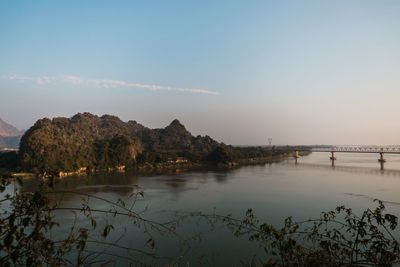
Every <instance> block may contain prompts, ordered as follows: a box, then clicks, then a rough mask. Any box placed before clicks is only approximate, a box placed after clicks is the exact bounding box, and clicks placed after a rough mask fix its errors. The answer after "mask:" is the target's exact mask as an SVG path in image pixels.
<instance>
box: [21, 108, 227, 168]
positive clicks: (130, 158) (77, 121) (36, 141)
mask: <svg viewBox="0 0 400 267" xmlns="http://www.w3.org/2000/svg"><path fill="white" fill-rule="evenodd" d="M218 145H220V144H219V143H218V142H216V141H214V140H213V139H211V138H210V137H209V136H205V137H201V136H197V137H194V136H193V135H192V134H191V133H190V132H189V131H187V130H186V128H185V127H184V126H183V125H182V124H181V123H180V122H179V121H178V120H174V121H173V122H172V123H171V124H170V125H168V126H167V127H165V128H162V129H150V128H147V127H145V126H143V125H141V124H139V123H137V122H136V121H128V122H123V121H121V120H120V119H119V118H118V117H115V116H111V115H103V116H102V117H98V116H96V115H93V114H90V113H78V114H76V115H75V116H73V117H72V118H70V119H68V118H63V117H59V118H54V119H52V120H50V119H47V118H45V119H41V120H38V121H37V122H36V123H35V125H34V126H32V127H31V128H30V129H29V130H27V131H26V132H25V134H24V135H23V137H22V139H21V143H20V156H21V161H22V164H23V167H24V168H25V169H27V170H36V171H74V170H77V169H79V168H84V167H88V168H100V167H101V168H104V167H116V166H120V165H129V164H133V163H134V162H135V161H136V157H137V156H138V155H140V154H141V153H143V152H146V151H148V152H149V153H153V152H155V153H156V154H157V155H158V156H160V155H164V154H163V153H170V155H176V154H175V152H176V151H186V152H188V153H189V152H190V153H191V154H193V153H197V152H199V153H201V155H204V154H207V153H209V152H210V151H212V150H213V149H215V148H216V147H217V146H218ZM190 153H189V154H190ZM152 155H153V154H152Z"/></svg>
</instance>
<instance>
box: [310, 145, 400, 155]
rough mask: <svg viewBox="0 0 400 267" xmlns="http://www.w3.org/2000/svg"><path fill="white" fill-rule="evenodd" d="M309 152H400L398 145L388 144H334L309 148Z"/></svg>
mask: <svg viewBox="0 0 400 267" xmlns="http://www.w3.org/2000/svg"><path fill="white" fill-rule="evenodd" d="M311 152H346V153H385V154H400V146H390V147H367V146H366V147H364V146H335V147H326V148H313V149H311Z"/></svg>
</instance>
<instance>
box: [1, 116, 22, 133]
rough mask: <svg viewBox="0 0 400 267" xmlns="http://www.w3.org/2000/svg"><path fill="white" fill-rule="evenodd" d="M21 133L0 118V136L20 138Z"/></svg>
mask: <svg viewBox="0 0 400 267" xmlns="http://www.w3.org/2000/svg"><path fill="white" fill-rule="evenodd" d="M20 135H21V132H20V131H19V130H18V129H17V128H15V127H14V126H12V125H10V124H8V123H6V122H5V121H3V120H2V119H1V118H0V136H20Z"/></svg>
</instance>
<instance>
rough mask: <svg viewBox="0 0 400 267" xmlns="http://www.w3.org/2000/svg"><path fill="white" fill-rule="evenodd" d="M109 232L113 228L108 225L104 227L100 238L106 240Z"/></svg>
mask: <svg viewBox="0 0 400 267" xmlns="http://www.w3.org/2000/svg"><path fill="white" fill-rule="evenodd" d="M111 230H114V226H112V225H111V224H108V225H106V226H105V227H104V229H103V233H102V236H103V237H104V238H106V237H107V236H108V234H109V233H110V231H111Z"/></svg>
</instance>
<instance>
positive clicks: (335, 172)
mask: <svg viewBox="0 0 400 267" xmlns="http://www.w3.org/2000/svg"><path fill="white" fill-rule="evenodd" d="M336 156H337V161H336V166H335V167H332V166H331V162H330V161H329V154H328V153H313V154H311V155H309V156H305V157H302V158H300V159H299V161H298V164H295V161H294V159H286V160H284V161H282V162H279V163H273V164H266V165H262V166H248V167H242V168H239V169H234V170H228V171H197V172H185V173H177V174H171V175H153V176H140V175H139V176H138V175H135V174H128V173H126V174H112V175H104V174H103V175H100V174H98V175H95V176H89V177H70V178H67V179H64V180H62V181H59V182H58V184H57V185H56V190H74V191H78V192H82V193H89V194H92V195H95V196H100V197H103V198H106V199H109V200H117V199H119V198H121V199H124V200H126V201H128V202H129V196H130V195H131V194H132V193H133V188H134V185H139V186H140V187H141V188H142V189H143V191H144V199H139V200H138V201H137V202H136V204H135V210H136V211H141V210H144V209H147V211H145V212H144V213H143V214H142V216H143V217H145V218H149V219H154V220H158V221H168V220H170V219H171V218H172V217H173V215H172V214H173V213H174V212H176V211H178V212H193V211H201V212H203V213H212V212H216V213H218V214H222V215H226V214H229V213H232V214H233V216H234V217H237V218H242V217H243V215H244V213H245V211H246V210H247V209H248V208H253V210H254V212H255V214H257V215H258V216H259V217H260V218H261V219H262V220H265V221H266V222H268V223H271V224H274V225H276V226H279V225H280V224H281V223H282V221H283V219H284V218H286V217H288V216H293V217H294V218H295V219H296V220H303V219H308V218H314V217H318V215H319V214H320V212H321V211H327V210H331V209H333V208H335V207H336V206H338V205H346V206H348V207H352V208H353V209H354V210H356V211H361V210H362V209H364V208H366V207H374V206H375V204H374V202H373V199H374V198H379V199H381V200H383V201H385V203H386V206H387V208H388V210H389V211H390V212H392V213H393V214H396V215H400V194H399V192H400V155H385V156H386V158H387V163H386V164H385V170H381V169H380V165H379V163H378V161H377V159H378V155H377V154H346V153H337V155H336ZM34 186H35V182H34V181H33V180H32V181H27V182H25V185H24V190H31V189H32V188H34ZM52 197H53V198H55V199H57V200H58V201H60V202H61V205H62V206H66V207H80V206H81V198H82V197H81V196H77V195H71V194H57V195H56V196H54V195H53V196H52ZM90 204H91V206H92V208H98V209H106V208H108V207H109V206H108V205H107V204H105V203H104V202H101V201H94V200H91V202H90ZM96 216H97V217H96V218H97V219H98V221H99V224H102V223H105V222H106V221H108V222H110V223H113V224H114V225H115V227H116V229H115V230H114V231H112V234H111V236H110V238H109V239H107V240H108V241H110V242H114V241H115V242H116V241H118V244H120V245H122V246H129V247H132V246H134V247H136V248H140V249H147V248H146V246H144V245H143V244H144V243H145V241H146V240H147V237H144V236H143V234H141V233H142V231H143V228H141V229H138V228H136V227H135V226H134V225H133V224H132V222H131V220H128V219H127V218H120V217H118V218H116V219H115V218H112V217H111V216H109V217H105V216H104V215H96ZM56 219H57V220H58V221H59V222H60V223H61V227H60V228H59V229H58V230H57V232H56V233H54V235H55V236H62V235H63V234H64V233H65V232H66V231H67V230H68V229H69V226H70V225H71V224H72V223H74V221H76V220H77V221H78V225H80V226H86V227H88V228H89V224H87V222H85V220H84V219H83V218H82V216H80V215H79V214H78V215H74V214H73V213H71V212H69V211H62V212H58V213H57V218H56ZM177 232H178V233H180V234H182V235H185V236H192V235H194V234H197V233H201V237H202V238H201V240H200V241H192V242H190V246H191V250H190V251H189V252H188V253H187V254H185V258H184V260H183V262H190V265H192V266H193V265H198V264H205V263H206V264H209V265H212V264H215V265H233V264H240V261H241V260H244V261H246V260H247V261H248V260H249V259H251V257H252V256H253V255H255V254H257V255H258V256H259V257H260V258H262V257H263V256H264V254H263V253H262V252H260V251H259V250H258V249H257V246H256V244H254V243H251V242H249V241H247V240H246V238H236V237H234V236H233V235H232V234H231V233H230V232H229V231H228V230H227V229H226V228H225V227H221V226H220V225H218V224H217V225H216V227H215V229H214V230H213V231H210V226H209V225H208V224H206V223H204V221H202V220H197V219H193V218H192V219H190V220H186V221H184V222H183V223H182V224H181V225H180V227H179V228H178V229H177ZM92 235H93V236H94V237H95V238H98V239H101V238H100V237H99V234H98V231H93V232H92ZM154 237H155V238H156V241H157V243H156V245H158V251H157V255H165V256H169V257H172V258H176V257H177V256H178V255H180V251H179V245H178V244H179V242H178V241H177V240H176V238H171V237H162V236H159V235H158V234H157V233H155V234H154ZM90 249H91V250H93V251H103V256H104V257H106V256H105V255H107V254H108V253H109V254H122V255H125V254H124V253H125V252H121V250H117V249H115V248H104V247H103V246H99V245H97V246H96V245H91V247H90ZM130 256H136V254H135V255H133V254H132V253H131V254H130ZM141 259H142V260H143V261H144V262H147V263H151V262H152V260H151V259H149V258H146V257H143V258H141ZM115 261H116V262H117V263H119V264H121V263H124V259H123V258H118V259H115ZM156 262H157V261H156ZM161 262H162V263H165V262H167V261H161ZM158 263H159V262H158Z"/></svg>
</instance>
